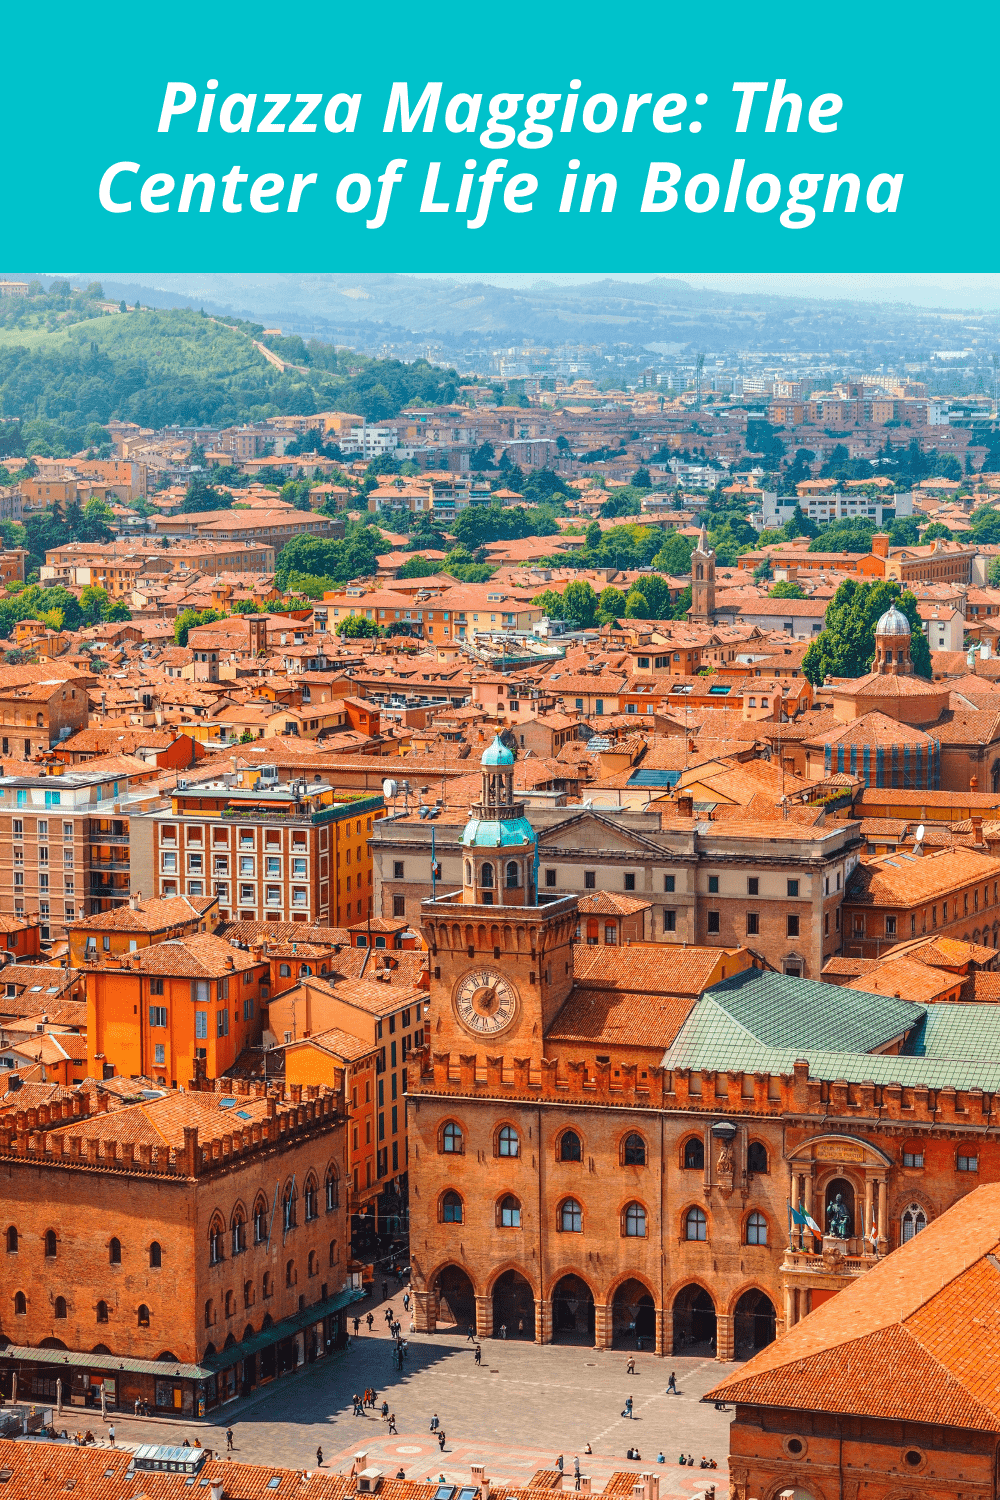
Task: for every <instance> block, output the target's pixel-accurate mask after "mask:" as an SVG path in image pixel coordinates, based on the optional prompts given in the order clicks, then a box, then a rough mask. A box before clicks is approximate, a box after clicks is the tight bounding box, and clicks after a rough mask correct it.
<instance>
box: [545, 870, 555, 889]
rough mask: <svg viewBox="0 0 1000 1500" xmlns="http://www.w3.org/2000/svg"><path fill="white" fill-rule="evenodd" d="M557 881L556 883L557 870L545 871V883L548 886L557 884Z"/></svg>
mask: <svg viewBox="0 0 1000 1500" xmlns="http://www.w3.org/2000/svg"><path fill="white" fill-rule="evenodd" d="M555 883H556V872H555V870H546V871H545V884H546V885H548V886H552V885H555Z"/></svg>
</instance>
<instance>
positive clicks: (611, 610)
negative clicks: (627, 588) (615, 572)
mask: <svg viewBox="0 0 1000 1500" xmlns="http://www.w3.org/2000/svg"><path fill="white" fill-rule="evenodd" d="M626 602H627V601H626V596H625V595H624V594H623V593H622V591H621V589H616V588H613V587H611V586H610V585H609V586H608V588H606V589H602V590H601V592H600V594H599V595H598V597H597V623H598V624H599V625H610V624H612V623H613V622H614V621H615V620H618V619H620V618H621V616H622V615H623V614H624V613H625V605H626Z"/></svg>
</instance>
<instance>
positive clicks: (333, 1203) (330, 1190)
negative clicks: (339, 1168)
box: [326, 1167, 340, 1213]
mask: <svg viewBox="0 0 1000 1500" xmlns="http://www.w3.org/2000/svg"><path fill="white" fill-rule="evenodd" d="M339 1207H340V1179H339V1178H338V1176H337V1174H336V1172H335V1171H334V1170H333V1169H332V1167H331V1169H330V1171H329V1172H327V1174H326V1211H327V1213H329V1212H330V1211H331V1209H334V1208H339Z"/></svg>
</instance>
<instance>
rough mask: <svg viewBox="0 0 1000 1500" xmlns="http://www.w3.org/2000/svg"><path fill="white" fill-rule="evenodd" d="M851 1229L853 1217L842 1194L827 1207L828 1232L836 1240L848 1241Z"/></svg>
mask: <svg viewBox="0 0 1000 1500" xmlns="http://www.w3.org/2000/svg"><path fill="white" fill-rule="evenodd" d="M850 1228H851V1216H850V1214H849V1213H848V1212H847V1205H846V1203H845V1202H844V1200H843V1197H842V1196H841V1194H840V1193H838V1194H837V1196H836V1198H834V1200H833V1202H832V1203H828V1204H827V1205H826V1232H827V1234H829V1235H831V1236H832V1237H833V1238H834V1239H835V1240H846V1239H847V1236H848V1234H849V1232H850Z"/></svg>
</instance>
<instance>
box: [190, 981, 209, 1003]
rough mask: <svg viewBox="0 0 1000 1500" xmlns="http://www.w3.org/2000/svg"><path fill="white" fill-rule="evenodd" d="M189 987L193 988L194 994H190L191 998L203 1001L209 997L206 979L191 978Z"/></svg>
mask: <svg viewBox="0 0 1000 1500" xmlns="http://www.w3.org/2000/svg"><path fill="white" fill-rule="evenodd" d="M191 988H192V989H193V990H194V994H193V995H192V996H191V998H192V1000H196V1001H201V1002H202V1003H204V1002H206V1001H207V1000H208V999H209V993H208V980H207V979H192V981H191Z"/></svg>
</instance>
